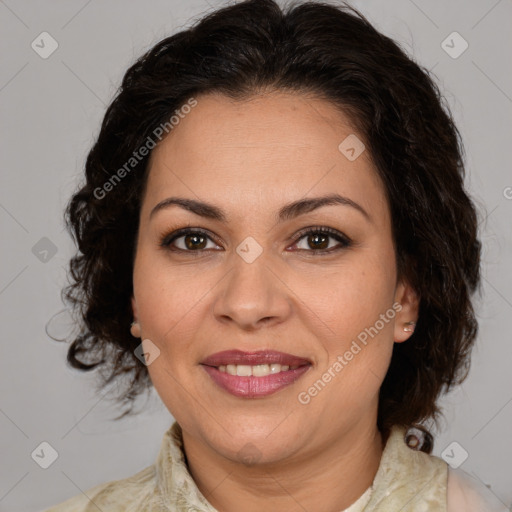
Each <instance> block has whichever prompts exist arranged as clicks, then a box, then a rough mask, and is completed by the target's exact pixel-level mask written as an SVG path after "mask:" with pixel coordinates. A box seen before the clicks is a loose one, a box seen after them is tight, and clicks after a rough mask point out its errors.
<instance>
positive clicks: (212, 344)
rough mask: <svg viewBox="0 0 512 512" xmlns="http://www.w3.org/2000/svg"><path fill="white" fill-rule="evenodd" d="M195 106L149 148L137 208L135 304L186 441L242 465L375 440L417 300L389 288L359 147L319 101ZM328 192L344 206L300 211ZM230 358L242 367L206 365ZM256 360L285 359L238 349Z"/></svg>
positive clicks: (387, 263) (375, 190)
mask: <svg viewBox="0 0 512 512" xmlns="http://www.w3.org/2000/svg"><path fill="white" fill-rule="evenodd" d="M196 99H197V105H196V106H195V107H194V108H192V109H191V111H190V112H189V113H188V114H187V115H186V116H184V118H183V119H181V120H180V122H179V124H178V125H177V126H175V127H174V129H173V130H172V132H171V133H170V135H169V136H167V137H166V138H165V139H163V140H162V142H161V143H160V144H159V146H157V147H156V148H155V149H154V150H153V153H152V155H151V160H150V162H149V177H148V183H147V189H146V192H145V196H144V199H143V204H142V208H141V212H140V229H139V234H138V247H137V253H136V259H135V268H134V297H133V300H132V305H133V311H134V316H135V318H136V320H137V321H138V324H139V325H140V329H139V328H138V327H137V326H136V328H135V329H136V331H137V335H140V337H141V338H142V340H144V342H143V346H144V350H145V352H146V353H147V354H149V359H148V362H149V365H148V370H149V373H150V376H151V379H152V382H153V384H154V386H155V388H156V390H157V392H158V394H159V395H160V397H161V398H162V400H163V402H164V403H165V405H166V406H167V408H168V409H169V411H170V412H171V414H172V415H173V416H174V418H175V419H176V420H177V421H178V423H179V424H180V425H181V426H182V428H183V430H184V431H186V433H187V436H189V437H190V438H193V439H195V440H197V441H198V442H200V443H201V444H202V445H203V446H207V447H208V448H209V449H212V450H214V451H215V452H216V453H217V454H219V455H222V456H224V457H226V458H229V459H231V460H235V461H247V459H248V458H249V459H250V458H253V459H254V458H257V459H260V461H261V462H264V461H269V462H276V461H279V460H284V459H290V458H291V459H293V457H303V456H306V455H307V454H308V453H310V451H315V450H317V449H319V448H320V447H322V446H324V447H325V446H329V444H330V443H331V442H332V441H333V440H334V439H336V438H339V436H340V435H344V434H347V433H349V432H350V431H354V429H365V430H366V431H372V429H375V428H376V414H377V405H378V392H379V387H380V385H381V383H382V381H383V379H384V376H385V374H386V371H387V368H388V365H389V362H390V358H391V353H392V348H393V343H394V340H396V341H397V342H401V341H404V340H405V339H406V338H407V337H408V336H409V335H410V333H407V332H405V331H404V330H403V324H404V322H406V321H410V320H416V313H417V300H416V297H415V295H414V293H413V292H412V290H411V289H410V288H409V287H408V286H407V285H406V284H402V283H397V275H396V267H395V252H394V246H393V241H392V236H391V221H390V212H389V208H388V205H387V202H386V199H385V193H384V188H383V185H382V183H381V182H380V180H379V178H378V176H377V174H376V172H375V170H374V168H373V166H372V163H371V160H370V158H369V154H368V151H366V150H364V149H363V147H362V146H361V142H360V141H358V139H356V138H355V135H354V129H353V128H351V126H350V124H349V122H348V119H347V118H344V117H343V116H342V115H341V114H340V113H339V112H338V111H335V110H334V108H333V106H332V105H331V104H330V103H327V102H325V101H323V100H318V99H308V98H306V97H305V96H301V95H298V94H289V93H283V92H279V93H273V94H269V95H265V96H258V97H253V98H251V99H250V100H249V101H244V102H237V101H233V100H229V99H227V98H226V97H224V96H220V95H204V96H199V97H197V98H196ZM347 137H349V138H348V139H347ZM345 139H346V140H345ZM340 144H341V146H340ZM361 151H362V152H361ZM359 153H360V154H359ZM358 154H359V156H358ZM334 195H337V196H340V197H343V198H346V199H342V200H340V202H332V203H331V204H328V205H325V204H324V205H323V206H321V205H320V206H319V207H316V208H315V203H314V202H312V203H309V201H311V200H313V199H318V198H322V197H326V196H334ZM169 198H180V199H183V200H188V201H190V202H197V205H198V206H197V207H196V208H195V212H192V211H190V210H188V209H186V208H184V207H181V206H179V205H177V204H173V203H171V202H169V201H168V202H167V204H166V203H165V201H166V200H168V199H169ZM162 202H164V203H162ZM296 202H298V205H299V206H295V207H290V205H291V204H292V203H296ZM200 203H207V206H206V205H205V206H201V205H200ZM318 204H320V203H318ZM318 204H317V206H318ZM158 205H160V206H158ZM308 205H309V206H308ZM212 211H213V212H215V213H218V212H221V213H222V214H223V218H222V219H219V218H218V217H219V215H217V216H215V215H213V212H212ZM215 217H217V218H215ZM182 228H188V229H190V233H188V234H187V233H185V234H183V233H181V234H178V235H177V236H174V237H173V236H172V235H173V234H175V232H176V231H177V230H178V229H182ZM306 228H313V229H312V233H310V234H303V232H304V231H307V229H306ZM327 229H329V230H332V231H331V233H326V232H325V231H326V230H327ZM198 230H200V231H201V232H200V233H198V232H197V231H198ZM322 251H324V252H322ZM399 304H401V306H400V305H399ZM225 351H241V353H239V352H237V353H236V354H237V355H238V356H239V357H240V358H239V359H237V358H236V355H234V354H233V353H231V354H229V353H228V354H220V355H219V356H218V357H217V358H215V359H214V358H212V356H213V355H214V354H218V353H219V352H225ZM261 351H263V352H265V351H267V352H268V351H277V352H280V353H284V354H285V355H284V356H283V355H281V356H279V355H276V354H268V353H267V354H265V353H263V354H256V355H252V356H250V357H249V356H247V354H244V353H256V352H261ZM251 357H252V358H251ZM280 357H282V359H280ZM208 358H210V359H209V360H207V359H208ZM244 363H245V364H244ZM272 363H274V364H272ZM276 363H280V364H281V366H278V365H277V364H276ZM287 363H288V364H287ZM228 364H230V366H229V367H228V366H227V365H228ZM233 364H237V366H231V365H233ZM224 366H225V367H226V368H223V367H224ZM287 366H288V367H289V368H288V369H287V368H286V367H287ZM295 366H298V368H296V369H294V367H295ZM232 373H235V374H236V375H231V374H232ZM291 459H290V460H291Z"/></svg>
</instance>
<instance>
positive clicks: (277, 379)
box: [201, 364, 311, 398]
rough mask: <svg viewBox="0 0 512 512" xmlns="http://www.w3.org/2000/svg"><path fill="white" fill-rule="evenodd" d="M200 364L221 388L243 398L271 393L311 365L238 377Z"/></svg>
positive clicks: (292, 380)
mask: <svg viewBox="0 0 512 512" xmlns="http://www.w3.org/2000/svg"><path fill="white" fill-rule="evenodd" d="M201 366H202V367H203V368H204V369H205V371H206V372H207V373H208V375H210V377H211V378H212V379H213V380H214V382H215V383H216V384H218V385H219V386H220V387H221V388H222V389H224V390H226V391H228V392H229V393H231V394H232V395H235V396H240V397H244V398H257V397H262V396H268V395H271V394H272V393H275V392H276V391H279V390H280V389H283V388H285V387H286V386H289V385H290V384H292V383H293V382H295V381H296V380H297V379H299V378H300V377H301V376H302V375H304V373H306V372H307V371H308V370H309V368H310V367H311V365H309V364H308V365H304V366H300V367H299V368H296V369H295V370H287V371H285V372H279V373H272V374H270V375H265V376H264V377H239V376H238V375H230V374H229V373H225V372H221V371H220V370H219V369H218V368H215V367H214V366H206V365H201Z"/></svg>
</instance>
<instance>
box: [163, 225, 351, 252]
mask: <svg viewBox="0 0 512 512" xmlns="http://www.w3.org/2000/svg"><path fill="white" fill-rule="evenodd" d="M165 233H167V234H165ZM311 233H323V234H326V235H327V236H328V237H330V238H334V239H336V240H337V241H338V243H339V244H340V245H339V246H338V247H334V248H332V247H331V248H330V249H310V250H305V249H299V251H300V252H306V253H312V254H313V255H320V254H330V253H335V252H337V251H339V250H342V249H347V248H349V247H351V246H352V245H353V243H354V242H353V240H352V239H351V238H349V237H348V236H347V235H345V234H344V233H343V232H341V231H338V230H337V229H334V228H331V227H328V226H319V225H315V226H308V227H305V228H302V229H301V230H299V231H298V232H296V233H295V234H294V235H292V236H291V237H290V238H289V240H288V241H287V243H288V244H289V243H292V244H293V245H296V244H297V243H298V242H300V240H301V239H302V238H304V237H305V236H306V235H309V234H311ZM188 234H201V235H204V236H205V237H206V238H208V239H210V240H212V241H213V242H215V243H216V244H217V245H222V244H221V243H219V241H218V238H217V237H216V235H214V234H213V233H211V232H210V231H209V230H207V229H204V228H200V227H194V226H192V225H187V226H184V227H182V228H179V229H173V230H171V232H170V233H169V231H166V232H164V233H163V234H162V235H161V236H160V240H161V242H160V246H162V247H163V248H169V247H170V246H171V243H172V242H174V241H175V240H177V239H178V238H181V237H183V236H186V235H188ZM169 250H170V251H174V252H182V253H197V254H201V253H203V252H206V251H211V250H212V249H199V250H197V251H194V250H185V249H176V248H175V249H169Z"/></svg>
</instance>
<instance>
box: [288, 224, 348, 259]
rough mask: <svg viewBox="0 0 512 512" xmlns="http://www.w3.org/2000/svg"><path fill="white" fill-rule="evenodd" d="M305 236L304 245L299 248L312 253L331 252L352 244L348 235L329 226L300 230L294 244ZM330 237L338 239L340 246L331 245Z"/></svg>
mask: <svg viewBox="0 0 512 512" xmlns="http://www.w3.org/2000/svg"><path fill="white" fill-rule="evenodd" d="M303 238H304V239H305V243H304V246H303V247H297V248H298V249H299V250H301V251H306V252H312V253H319V254H322V253H331V252H335V251H337V250H340V249H343V248H346V247H349V246H350V245H351V241H350V239H349V238H348V237H346V236H345V235H343V234H342V233H340V232H339V231H336V230H335V229H332V228H327V227H318V228H308V229H306V230H304V231H302V232H300V233H299V235H298V238H297V242H295V244H294V246H297V245H298V244H299V242H300V240H302V239H303ZM330 239H334V240H336V241H337V242H338V246H336V244H335V245H334V247H333V246H332V245H331V246H330V247H329V244H330Z"/></svg>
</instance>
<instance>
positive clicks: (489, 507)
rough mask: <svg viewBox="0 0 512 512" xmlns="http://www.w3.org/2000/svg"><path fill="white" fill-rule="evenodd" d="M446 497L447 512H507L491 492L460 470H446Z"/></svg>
mask: <svg viewBox="0 0 512 512" xmlns="http://www.w3.org/2000/svg"><path fill="white" fill-rule="evenodd" d="M446 497H447V511H448V512H507V508H506V506H505V505H504V504H503V503H502V502H501V501H500V500H499V499H498V497H497V496H495V495H494V493H493V492H492V491H490V490H489V489H488V488H487V487H486V486H485V485H484V484H483V483H481V482H479V481H478V480H477V479H475V478H473V477H472V476H470V475H469V474H468V473H466V472H465V471H463V470H462V469H460V468H459V469H453V468H451V467H449V468H448V483H447V492H446Z"/></svg>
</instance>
